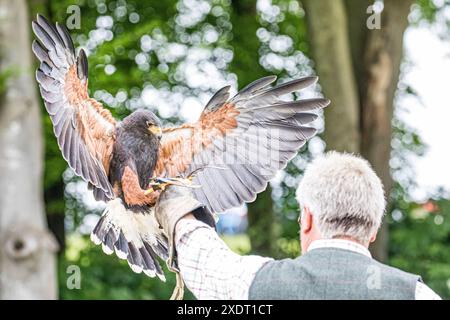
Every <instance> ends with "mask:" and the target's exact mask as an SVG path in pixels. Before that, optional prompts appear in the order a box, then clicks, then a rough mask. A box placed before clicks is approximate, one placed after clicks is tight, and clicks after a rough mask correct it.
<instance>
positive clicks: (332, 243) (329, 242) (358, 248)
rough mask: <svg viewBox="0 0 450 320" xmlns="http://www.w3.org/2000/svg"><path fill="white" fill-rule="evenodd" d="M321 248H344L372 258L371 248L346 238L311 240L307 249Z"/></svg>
mask: <svg viewBox="0 0 450 320" xmlns="http://www.w3.org/2000/svg"><path fill="white" fill-rule="evenodd" d="M320 248H338V249H344V250H349V251H353V252H356V253H360V254H363V255H365V256H366V257H369V258H372V255H371V254H370V252H369V250H368V249H367V248H366V247H364V246H363V245H360V244H359V243H356V242H354V241H350V240H345V239H320V240H315V241H313V242H311V244H310V245H309V247H308V250H307V251H310V250H314V249H320Z"/></svg>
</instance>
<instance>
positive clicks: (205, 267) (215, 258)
mask: <svg viewBox="0 0 450 320" xmlns="http://www.w3.org/2000/svg"><path fill="white" fill-rule="evenodd" d="M175 245H176V249H177V256H178V267H179V269H180V272H181V276H182V277H183V280H184V282H185V283H186V286H187V287H188V288H189V290H191V292H192V293H193V294H194V295H195V297H196V298H197V299H220V300H232V299H241V300H246V299H248V293H249V288H250V285H251V283H252V281H253V279H254V277H255V275H256V272H257V271H258V270H259V269H260V268H261V267H262V266H263V265H264V264H265V263H266V262H268V261H271V260H273V259H271V258H264V257H259V256H251V255H250V256H240V255H238V254H236V253H234V252H233V251H231V250H230V248H228V246H227V245H226V244H225V242H223V240H222V239H220V237H219V236H218V235H217V233H216V232H215V231H214V230H213V229H212V228H210V227H209V226H207V225H206V224H204V223H203V222H201V221H197V220H191V219H181V220H180V221H179V222H178V223H177V227H176V234H175Z"/></svg>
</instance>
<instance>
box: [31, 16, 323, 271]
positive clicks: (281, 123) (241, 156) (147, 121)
mask: <svg viewBox="0 0 450 320" xmlns="http://www.w3.org/2000/svg"><path fill="white" fill-rule="evenodd" d="M32 26H33V30H34V32H35V34H36V36H37V37H38V39H39V40H40V42H38V41H34V42H33V45H32V48H33V52H34V53H35V54H36V56H37V58H38V59H39V60H40V62H41V64H40V66H39V69H38V70H37V71H36V79H37V81H38V83H39V87H40V91H41V95H42V97H43V99H44V102H45V106H46V109H47V111H48V113H49V115H50V118H51V120H52V123H53V126H54V132H55V135H56V137H57V140H58V145H59V147H60V148H61V151H62V154H63V157H64V159H66V161H67V162H68V164H69V166H70V167H71V168H72V169H73V170H74V171H75V173H76V174H78V175H79V176H80V177H82V178H83V179H84V180H86V181H87V182H88V183H89V185H90V186H91V187H92V189H93V192H94V196H95V198H96V199H98V200H104V201H106V202H107V209H106V210H105V213H104V214H103V215H102V217H101V218H100V220H99V222H98V224H97V226H96V227H95V229H94V231H93V233H92V237H91V238H92V239H93V241H94V242H95V243H97V244H102V248H103V250H104V251H105V252H106V253H108V254H111V253H112V252H113V251H115V252H116V254H117V255H118V256H119V257H120V258H123V259H127V260H128V262H129V264H130V266H131V267H132V269H133V270H134V271H135V272H141V271H144V272H145V273H146V274H147V275H149V276H155V275H158V276H159V277H160V278H162V279H163V278H164V276H163V273H162V270H161V267H160V265H159V263H158V261H157V258H156V257H157V256H159V257H161V258H163V259H167V238H166V236H165V235H164V234H163V231H162V230H161V229H159V228H158V224H157V222H156V220H155V218H154V215H153V213H152V207H153V205H154V203H155V201H156V200H157V198H158V196H159V194H158V193H157V192H153V193H149V194H146V190H147V189H148V185H149V182H150V180H151V179H152V178H155V177H162V178H168V177H169V178H170V177H187V176H190V175H191V174H192V173H194V172H195V176H194V178H193V183H194V184H196V185H200V186H201V187H200V188H196V189H193V190H194V196H195V197H196V198H197V199H198V200H199V201H200V202H202V203H203V204H204V205H205V206H206V207H207V208H208V209H209V210H210V211H212V212H220V211H223V210H226V209H228V208H232V207H236V206H239V205H241V204H242V203H243V202H249V201H253V200H254V199H255V197H256V194H257V193H258V192H261V191H262V190H264V189H265V187H266V186H267V183H268V181H269V180H270V179H271V178H272V177H273V176H274V175H275V173H276V171H277V170H279V169H282V168H284V166H285V165H286V163H287V162H288V161H289V160H290V159H291V158H292V157H293V156H295V154H296V153H297V151H298V149H299V148H300V147H301V146H302V145H303V144H305V142H306V140H307V139H308V138H310V137H312V136H313V135H314V134H315V133H316V130H315V129H313V128H310V127H306V126H304V124H307V123H309V122H311V121H313V120H314V119H316V117H317V116H316V115H315V114H314V113H310V112H309V111H313V110H317V109H321V108H324V107H326V106H327V105H328V104H329V101H328V100H327V99H321V98H318V99H308V100H300V101H292V102H286V101H283V100H281V99H280V96H282V95H285V94H290V93H291V92H293V91H296V90H299V89H302V88H305V87H307V86H309V85H311V84H313V83H315V82H316V80H317V79H316V77H306V78H302V79H298V80H294V81H291V82H287V83H284V84H281V85H279V86H276V87H271V86H270V84H271V83H273V82H274V81H275V80H276V77H274V76H270V77H266V78H262V79H259V80H257V81H255V82H253V83H251V84H250V85H248V86H247V87H245V88H244V89H242V90H241V91H240V92H239V93H238V94H237V95H236V96H234V97H233V98H231V99H229V87H224V88H222V89H221V90H219V91H218V92H217V93H216V94H215V95H214V96H213V97H212V98H211V100H210V101H209V102H208V104H207V105H206V107H205V110H204V111H203V113H202V114H201V116H200V118H199V120H198V121H197V122H196V123H192V124H183V125H181V126H179V127H169V128H163V129H162V137H161V136H160V134H161V130H160V129H159V128H160V126H161V124H160V121H159V119H158V118H157V117H156V116H155V115H154V114H153V113H151V112H150V111H144V110H138V111H135V112H133V113H132V114H131V115H130V116H128V117H126V118H125V119H124V120H123V121H121V122H117V121H116V120H115V119H114V118H113V117H112V115H111V113H110V112H109V111H108V110H107V109H105V108H104V107H103V106H102V105H101V103H99V102H98V101H96V100H94V99H92V98H90V97H89V95H88V91H87V85H88V79H87V76H88V68H87V58H86V55H85V53H84V51H83V50H80V52H79V54H78V56H76V54H75V50H74V46H73V43H72V40H71V38H70V35H69V33H68V31H67V29H66V28H65V27H64V26H62V25H59V24H56V26H54V25H52V24H50V23H49V22H48V21H46V20H45V19H44V18H43V17H42V16H40V15H38V17H37V21H33V25H32Z"/></svg>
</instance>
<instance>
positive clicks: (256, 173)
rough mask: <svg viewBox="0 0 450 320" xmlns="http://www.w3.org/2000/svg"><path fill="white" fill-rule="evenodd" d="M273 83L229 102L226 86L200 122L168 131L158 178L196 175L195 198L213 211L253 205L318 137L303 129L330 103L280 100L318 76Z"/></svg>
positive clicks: (270, 80)
mask: <svg viewBox="0 0 450 320" xmlns="http://www.w3.org/2000/svg"><path fill="white" fill-rule="evenodd" d="M275 80H276V77H275V76H269V77H265V78H262V79H259V80H256V81H255V82H253V83H251V84H250V85H248V86H247V87H245V88H244V89H242V90H241V91H240V92H239V93H238V94H237V95H235V96H234V97H233V98H231V99H229V100H228V97H229V92H228V90H229V87H224V88H222V89H220V90H219V91H218V92H217V93H216V94H215V95H214V96H213V97H212V98H211V100H210V101H209V102H208V104H207V105H206V107H205V110H204V111H203V113H202V114H201V116H200V119H199V120H198V121H197V122H196V123H193V124H185V125H182V126H181V127H178V128H167V129H164V130H163V138H162V141H161V147H160V152H159V159H158V163H157V167H156V169H155V172H154V175H155V176H172V177H174V176H189V175H190V174H191V173H193V172H196V174H195V176H194V179H193V181H194V183H195V184H199V185H201V188H198V189H194V194H195V196H196V198H197V199H198V200H199V201H201V202H202V203H204V204H205V205H206V206H207V207H208V208H209V209H210V210H212V211H213V212H220V211H223V210H226V209H229V208H232V207H236V206H239V205H240V204H242V203H243V202H250V201H253V200H254V199H255V197H256V195H257V193H259V192H261V191H263V190H264V189H265V188H266V187H267V183H268V181H269V180H270V179H271V178H273V176H274V175H275V173H276V171H277V170H279V169H282V168H284V167H285V166H286V164H287V162H288V161H289V160H290V159H292V157H294V156H295V154H296V153H297V151H298V150H299V148H300V147H301V146H303V145H304V144H305V143H306V141H307V140H308V139H310V138H311V137H312V136H314V135H315V134H316V132H317V131H316V129H314V128H311V127H308V126H305V125H308V124H309V123H311V122H312V121H314V120H315V119H316V118H317V115H316V114H315V113H314V111H316V110H319V109H322V108H324V107H326V106H327V105H328V104H329V100H328V99H322V98H314V99H304V100H299V101H290V102H288V101H284V100H282V99H281V96H283V95H285V94H289V93H291V92H293V91H296V90H300V89H303V88H306V87H308V86H310V85H312V84H314V83H315V82H316V81H317V78H316V77H305V78H302V79H297V80H293V81H290V82H286V83H284V84H281V85H278V86H275V87H270V84H271V83H273V82H274V81H275ZM199 169H200V170H199Z"/></svg>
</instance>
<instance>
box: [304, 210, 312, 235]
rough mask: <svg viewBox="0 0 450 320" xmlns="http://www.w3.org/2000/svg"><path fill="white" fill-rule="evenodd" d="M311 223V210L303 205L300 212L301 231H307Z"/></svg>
mask: <svg viewBox="0 0 450 320" xmlns="http://www.w3.org/2000/svg"><path fill="white" fill-rule="evenodd" d="M312 225H313V216H312V214H311V210H309V208H308V207H306V206H305V207H303V214H302V232H303V233H308V232H309V231H311V229H312Z"/></svg>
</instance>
